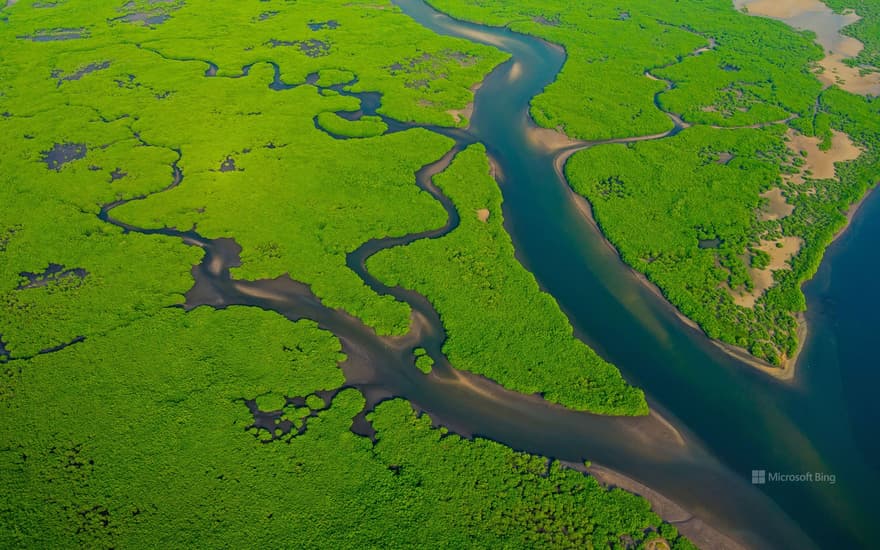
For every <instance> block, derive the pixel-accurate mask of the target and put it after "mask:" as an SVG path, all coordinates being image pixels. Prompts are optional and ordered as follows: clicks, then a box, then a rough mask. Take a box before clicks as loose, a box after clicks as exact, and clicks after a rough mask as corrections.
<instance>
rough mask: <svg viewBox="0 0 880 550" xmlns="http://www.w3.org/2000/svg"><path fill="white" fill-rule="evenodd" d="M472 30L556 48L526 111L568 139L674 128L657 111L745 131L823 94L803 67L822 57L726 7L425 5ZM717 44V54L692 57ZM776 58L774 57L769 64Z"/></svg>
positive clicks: (446, 0) (466, 1) (792, 36)
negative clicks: (468, 23)
mask: <svg viewBox="0 0 880 550" xmlns="http://www.w3.org/2000/svg"><path fill="white" fill-rule="evenodd" d="M430 3H431V4H432V5H434V6H436V7H437V8H438V9H440V10H442V11H445V12H448V13H451V14H452V15H454V16H457V17H462V18H465V19H468V20H475V21H480V22H485V23H489V24H493V25H509V26H510V27H511V28H512V29H514V30H517V31H520V32H525V33H529V34H533V35H536V36H540V37H541V38H545V39H547V40H549V41H551V42H554V43H557V44H561V45H562V46H564V47H565V49H566V51H567V53H568V60H567V61H566V64H565V67H564V69H563V71H562V73H561V74H560V76H559V79H558V80H557V81H556V82H554V83H553V84H551V85H550V86H548V87H547V89H546V91H545V93H544V94H542V95H540V96H538V97H537V98H535V99H534V100H533V102H532V116H533V117H534V118H535V120H536V121H537V122H538V124H540V125H542V126H545V127H549V128H557V127H558V128H561V129H563V130H564V131H565V132H566V133H567V134H568V135H569V136H571V137H576V138H581V139H587V140H592V139H604V138H612V137H630V136H638V135H651V134H656V133H660V132H664V131H666V130H669V129H671V128H672V122H671V121H670V120H669V119H668V118H667V117H666V116H664V115H663V113H662V112H661V111H659V110H658V109H657V108H656V106H655V104H654V94H656V93H658V92H661V91H663V90H664V88H665V86H666V85H665V83H664V82H661V81H656V80H651V79H649V78H646V77H645V75H644V73H645V71H651V72H652V74H655V75H656V76H659V77H662V78H668V79H671V80H673V81H675V88H674V89H673V90H671V91H669V92H665V93H662V94H661V95H660V96H659V102H660V104H661V105H662V106H663V108H664V109H666V110H670V111H672V112H676V113H679V114H681V115H682V116H683V118H684V119H685V120H686V121H689V122H696V123H707V124H716V125H722V126H742V125H750V124H756V123H762V122H770V121H774V120H781V119H785V118H787V117H788V116H789V114H802V115H806V114H808V113H810V111H811V109H812V106H813V103H814V100H815V96H816V94H817V93H818V92H819V89H820V84H819V82H818V81H816V79H815V78H814V77H813V76H812V75H811V74H810V72H809V68H808V67H807V62H809V61H813V60H816V59H819V58H820V57H821V55H822V50H821V48H819V47H818V46H816V45H815V44H813V43H812V42H811V41H810V39H809V37H807V36H804V35H799V34H796V33H794V32H792V31H791V30H790V29H789V28H788V27H786V26H785V25H784V24H783V23H780V22H778V21H771V20H766V19H756V18H749V17H748V16H746V15H744V14H742V13H739V12H737V11H735V10H733V9H732V5H731V2H730V0H711V1H700V2H698V1H687V2H660V3H658V2H653V1H651V0H636V1H631V2H626V3H625V4H609V3H607V2H599V1H590V2H577V3H571V2H564V1H562V0H528V1H525V2H515V3H514V2H503V1H500V0H496V1H475V0H431V2H430ZM710 39H712V40H714V41H715V42H716V46H715V48H714V49H712V50H709V51H704V52H702V53H700V54H699V55H689V54H691V53H693V52H694V51H695V50H698V49H699V48H702V47H706V46H708V45H709V44H710ZM767 52H773V55H767Z"/></svg>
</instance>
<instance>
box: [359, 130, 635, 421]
mask: <svg viewBox="0 0 880 550" xmlns="http://www.w3.org/2000/svg"><path fill="white" fill-rule="evenodd" d="M434 182H435V183H436V184H437V186H438V187H440V188H441V189H442V190H443V191H444V192H445V193H446V194H447V195H448V196H449V198H451V199H452V201H453V202H454V203H455V206H456V209H457V210H458V211H459V213H460V215H461V223H460V225H459V226H458V227H457V228H456V229H455V230H453V231H452V232H451V233H449V234H448V235H446V236H444V237H442V238H439V239H432V240H421V241H417V242H415V243H413V244H411V245H409V246H405V247H399V248H393V249H389V250H385V251H382V252H380V253H379V254H377V255H375V256H374V257H372V258H370V260H369V261H368V262H367V268H368V269H369V270H370V272H371V273H373V274H374V275H375V276H376V277H378V278H379V279H380V280H382V281H383V282H385V283H386V284H388V285H392V286H394V285H400V286H403V287H405V288H412V289H414V290H416V291H417V292H419V293H421V294H423V295H424V296H426V297H427V298H428V299H429V300H431V302H432V303H433V304H434V306H435V307H436V308H437V311H438V312H439V313H440V316H441V318H442V320H443V325H444V326H445V327H446V331H447V335H448V339H447V341H446V343H445V344H444V348H443V351H444V352H445V353H446V356H447V357H448V358H449V360H450V361H451V362H452V364H453V365H455V366H456V367H457V368H459V369H465V370H469V371H471V372H475V373H478V374H482V375H484V376H487V377H489V378H491V379H493V380H496V381H498V382H500V383H501V384H503V385H504V386H505V387H507V388H510V389H514V390H517V391H520V392H523V393H538V392H540V393H542V394H543V395H544V397H545V398H546V399H548V400H550V401H555V402H557V403H562V404H563V405H566V406H569V407H574V408H579V409H587V410H591V411H594V412H602V413H608V414H645V413H647V410H648V408H647V405H646V403H645V400H644V397H643V395H642V392H641V391H640V390H636V389H634V388H631V387H629V386H627V384H626V382H624V381H623V379H622V378H621V377H620V374H619V373H618V371H617V370H616V369H615V368H614V367H613V366H611V365H609V364H608V363H606V362H605V361H603V360H602V359H601V358H600V357H599V356H598V355H596V353H595V352H594V351H592V350H591V349H590V348H588V347H587V346H586V345H584V344H583V343H582V342H581V341H580V340H577V339H576V338H574V336H573V335H572V327H571V325H570V324H569V322H568V319H567V318H566V317H565V315H564V314H563V313H562V311H561V310H560V309H559V306H558V305H557V304H556V302H555V300H554V299H553V297H552V296H550V295H549V294H546V293H544V292H542V291H541V290H540V289H539V287H538V283H537V281H535V278H534V276H533V275H531V274H530V273H529V272H528V271H526V269H525V268H523V267H522V265H520V263H519V262H518V261H517V260H516V258H515V257H514V248H513V243H511V241H510V236H509V235H508V234H507V232H506V231H505V230H504V226H503V221H504V220H503V216H502V213H501V192H500V190H499V189H498V186H497V184H496V183H495V180H494V179H493V178H492V177H491V176H490V175H489V163H488V161H487V159H486V155H485V149H484V148H483V146H482V145H473V146H471V147H469V148H468V149H466V150H465V151H463V152H461V153H459V154H458V156H456V158H455V160H453V162H452V165H451V166H450V167H449V168H448V169H447V170H446V171H445V172H443V173H441V174H438V175H437V176H435V177H434ZM483 209H485V210H488V213H489V217H488V219H487V220H486V221H482V220H481V219H480V217H479V215H478V213H479V211H481V210H483ZM453 282H454V284H453Z"/></svg>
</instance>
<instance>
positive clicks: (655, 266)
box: [432, 0, 880, 374]
mask: <svg viewBox="0 0 880 550" xmlns="http://www.w3.org/2000/svg"><path fill="white" fill-rule="evenodd" d="M745 3H746V4H748V2H745ZM432 4H434V5H436V6H437V7H438V8H439V9H442V10H444V11H447V12H449V13H451V14H453V15H455V16H457V17H461V18H464V19H469V20H474V21H480V22H484V23H489V24H493V25H509V26H510V27H511V28H512V29H515V30H517V31H520V32H525V33H530V34H534V35H536V36H540V37H542V38H546V39H547V40H550V41H553V42H557V43H559V44H562V45H564V46H565V48H566V51H567V53H568V59H567V62H566V65H565V67H564V69H563V71H562V73H561V74H560V77H559V79H558V81H557V82H555V83H554V84H552V85H551V86H549V87H548V88H547V90H546V91H545V93H544V94H543V95H541V96H538V97H537V98H535V99H534V100H533V102H532V114H533V116H534V118H535V120H536V121H537V122H538V123H539V124H541V125H543V126H547V127H551V128H557V129H559V130H562V131H564V132H565V133H567V134H568V135H570V136H572V137H576V138H579V139H581V140H584V143H583V145H582V148H583V149H585V150H584V151H581V152H579V153H576V154H575V155H574V156H573V157H572V158H571V160H570V161H569V163H568V164H567V166H566V170H565V174H566V176H567V178H568V179H569V182H570V184H571V186H572V188H573V189H574V190H575V191H576V192H578V193H580V194H582V195H583V196H584V197H586V198H587V199H588V200H589V201H590V204H591V206H592V209H593V214H594V216H595V218H596V220H597V222H598V224H599V226H600V227H601V229H602V231H603V232H604V233H605V235H606V236H607V237H608V239H609V240H610V241H611V242H612V243H613V244H614V246H615V247H616V248H617V249H618V251H619V252H620V255H621V257H622V258H623V260H624V261H625V262H626V263H628V264H629V265H631V266H632V267H633V268H635V269H636V270H638V271H639V272H641V273H644V274H645V275H646V276H647V278H648V280H649V281H651V282H652V283H654V284H655V285H657V287H659V289H660V290H661V291H662V293H663V294H664V296H665V297H666V298H667V299H668V300H669V301H670V302H671V303H672V304H674V305H675V306H676V307H677V308H678V309H679V310H680V311H681V312H682V313H683V314H684V315H686V316H687V317H689V318H690V319H692V320H694V321H696V322H697V323H698V324H699V325H700V327H701V328H702V329H703V330H704V331H705V332H706V333H707V334H708V335H709V336H710V337H711V338H714V339H717V340H719V341H721V342H724V343H727V344H731V345H733V346H737V347H740V348H745V349H746V350H748V352H749V353H750V354H751V355H752V356H754V357H756V358H757V359H759V360H761V361H762V363H763V364H766V363H769V364H771V365H785V366H792V365H793V363H794V360H795V359H796V356H797V352H798V349H799V345H800V344H801V343H802V342H803V334H800V332H801V331H799V328H801V326H802V325H803V319H802V316H801V312H803V311H804V310H805V308H806V302H805V299H804V295H803V293H802V291H801V284H802V283H803V282H804V281H806V280H808V279H810V278H811V277H812V276H813V274H814V273H815V272H816V269H817V268H818V266H819V263H820V261H821V259H822V255H823V253H824V251H825V249H826V248H827V247H828V245H829V244H830V242H831V241H832V240H833V239H834V237H835V235H836V234H838V233H839V232H840V230H841V229H842V228H843V227H844V226H845V225H846V223H847V215H848V213H850V214H851V213H852V211H854V209H855V206H854V205H856V204H857V203H858V202H859V201H860V200H861V198H862V197H863V196H864V195H865V193H866V192H867V190H868V189H870V188H871V187H873V185H875V183H876V182H877V181H878V179H880V162H878V161H880V100H878V99H876V97H874V96H876V95H877V92H876V91H872V90H873V88H871V87H866V86H864V85H859V86H855V85H853V84H854V82H853V81H852V80H853V78H855V77H850V80H849V82H847V80H846V79H845V78H843V77H841V75H840V74H835V75H832V77H831V78H828V77H822V71H823V70H826V69H825V67H832V66H836V65H829V64H827V63H825V60H826V59H827V58H828V57H829V56H834V55H837V54H835V53H834V52H825V53H823V48H822V47H820V46H819V45H817V44H816V43H815V42H814V39H815V36H813V35H812V34H811V33H809V32H805V33H800V32H798V31H796V30H794V29H792V28H791V27H789V26H787V25H786V24H784V23H782V22H779V21H774V20H771V19H765V18H759V17H750V16H749V15H747V14H745V13H741V12H739V11H736V10H734V9H732V5H731V3H730V2H729V1H728V0H717V1H712V2H676V3H674V4H667V3H657V2H647V1H645V2H641V1H636V2H627V3H626V6H625V8H624V7H617V6H612V5H609V4H600V3H588V4H586V5H584V4H578V5H577V6H576V7H575V6H573V5H570V4H567V3H565V2H555V1H533V2H518V3H516V4H512V3H504V2H481V3H474V2H468V1H467V0H432ZM831 5H832V7H833V8H835V9H838V10H847V9H855V10H856V13H857V14H858V15H859V16H861V20H859V21H858V22H857V23H856V24H855V25H853V26H850V27H845V28H844V30H843V32H844V33H847V34H850V35H852V36H854V37H857V38H864V39H865V44H864V49H862V50H861V51H859V52H858V55H857V56H856V57H855V58H853V59H850V60H849V61H846V60H844V61H846V62H847V63H849V64H850V65H855V66H856V67H857V68H858V71H857V72H858V74H860V75H866V76H865V78H866V79H867V80H868V81H870V79H871V78H873V76H876V74H877V73H878V72H880V69H878V64H877V63H876V60H877V51H878V50H877V48H878V44H877V38H876V36H878V33H872V32H870V30H869V29H876V28H877V25H878V24H880V23H878V21H880V18H878V9H877V6H876V3H872V2H859V1H856V0H852V1H850V2H847V1H846V0H836V1H834V2H832V3H831ZM829 13H830V11H829ZM621 37H624V38H621ZM820 77H822V81H821V82H820ZM848 84H850V85H853V86H850V85H848ZM848 90H851V91H848ZM872 94H873V95H872ZM611 138H617V139H618V140H621V139H622V140H623V141H626V142H627V143H624V144H621V143H614V144H603V140H609V139H611ZM789 374H790V371H789Z"/></svg>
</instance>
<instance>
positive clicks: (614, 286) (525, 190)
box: [397, 0, 880, 548]
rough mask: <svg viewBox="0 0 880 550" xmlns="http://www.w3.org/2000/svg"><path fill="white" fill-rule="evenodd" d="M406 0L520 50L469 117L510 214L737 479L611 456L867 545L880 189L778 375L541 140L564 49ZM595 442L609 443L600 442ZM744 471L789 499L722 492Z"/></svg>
mask: <svg viewBox="0 0 880 550" xmlns="http://www.w3.org/2000/svg"><path fill="white" fill-rule="evenodd" d="M397 3H398V5H400V6H401V7H402V8H403V9H404V11H405V12H406V13H408V14H409V15H410V16H412V17H413V18H414V19H416V20H417V21H419V22H420V23H422V24H423V25H425V26H427V27H429V28H431V29H433V30H435V31H437V32H441V33H445V34H452V35H458V36H462V37H466V38H469V39H477V40H482V41H486V42H490V43H493V44H494V45H496V46H499V47H501V48H502V49H505V50H507V51H509V52H511V53H512V54H513V56H514V61H516V62H519V64H520V67H521V69H522V73H521V75H520V76H519V77H518V78H517V79H515V80H513V79H511V78H510V68H511V63H512V62H509V63H507V64H506V65H504V66H502V67H499V69H497V70H496V71H495V72H494V73H493V75H492V76H490V77H489V78H488V79H487V80H486V82H485V83H484V85H483V87H482V88H481V89H480V91H479V93H478V94H477V98H476V111H475V115H474V117H473V120H472V124H471V128H470V130H469V132H470V133H471V134H472V135H473V136H474V137H475V138H476V139H478V140H480V141H481V142H483V143H484V144H485V145H486V146H487V149H488V151H489V153H490V155H491V156H492V157H493V159H494V160H495V161H496V162H497V164H498V166H499V168H500V174H501V175H500V177H499V183H500V184H501V188H502V192H503V194H504V216H505V226H506V228H507V229H508V231H509V232H510V234H511V236H512V237H513V239H514V242H515V244H516V249H517V255H518V257H519V259H520V260H521V262H522V263H523V264H524V265H525V266H526V267H527V268H528V269H529V270H530V271H532V272H533V273H534V274H535V276H536V277H537V278H538V280H539V282H540V284H541V285H542V287H543V288H544V289H546V290H547V291H549V292H550V293H551V294H552V295H553V296H554V297H555V298H556V299H557V301H558V302H559V303H560V305H561V306H562V308H563V309H564V310H565V312H566V313H567V314H568V316H569V318H570V319H571V321H572V324H573V325H574V326H575V330H576V333H577V335H578V336H579V337H581V338H582V339H583V340H584V341H585V342H587V343H588V344H589V345H591V346H592V347H593V348H594V349H596V350H597V351H598V352H599V353H600V354H601V355H603V357H605V358H606V359H608V360H609V361H611V362H612V363H614V364H615V365H617V366H618V367H619V368H620V370H621V371H622V372H623V374H624V376H625V377H626V378H627V380H629V381H630V382H631V383H633V384H635V385H637V386H639V387H641V388H643V389H644V390H645V392H646V394H647V395H648V397H649V401H650V403H651V405H652V407H653V408H655V409H657V410H660V411H662V412H664V413H665V414H667V415H669V416H670V417H671V418H672V419H673V421H674V422H675V423H676V425H677V426H679V427H681V429H682V430H683V431H684V432H685V433H687V434H690V435H689V439H690V440H691V441H692V443H693V445H694V446H695V447H700V448H705V449H706V450H707V451H708V452H709V453H710V454H711V455H712V456H714V457H716V458H717V459H718V460H720V462H721V463H722V464H723V465H725V466H726V468H727V474H725V475H727V476H732V477H733V478H735V479H737V480H740V481H738V482H736V483H733V482H731V481H730V480H722V479H721V477H723V476H720V477H719V478H718V479H719V481H718V486H717V491H718V492H717V495H715V497H714V499H713V498H712V497H707V496H706V495H712V494H713V493H712V487H708V488H707V487H706V485H707V484H709V485H711V484H712V483H713V482H712V481H711V480H707V479H708V478H704V477H702V476H697V475H693V476H691V475H690V474H689V471H690V470H689V468H691V466H689V465H688V464H684V463H682V464H681V465H680V467H676V466H675V465H674V464H670V465H668V467H666V466H663V467H661V466H659V465H658V463H657V462H656V461H649V460H647V459H646V458H645V457H641V458H640V457H635V456H623V455H617V456H613V455H612V456H601V459H602V461H603V464H604V465H606V466H609V467H612V468H615V469H620V470H621V471H623V472H624V473H626V474H627V475H630V476H632V477H635V478H636V479H639V480H640V481H642V482H644V483H646V484H647V485H649V486H651V487H654V488H657V489H659V490H660V491H661V492H663V493H664V494H667V495H668V496H670V497H672V498H673V499H674V500H676V501H681V502H687V503H690V505H691V507H692V508H697V507H700V506H705V507H706V508H707V510H706V512H707V514H708V515H709V516H710V517H711V516H713V513H712V512H713V510H714V517H715V519H718V520H719V521H723V519H724V518H723V517H722V516H725V515H727V516H730V518H729V522H730V523H729V525H727V528H728V533H732V532H739V531H743V530H754V531H755V533H757V537H758V540H760V541H761V543H762V544H761V545H767V546H772V547H790V546H794V545H797V546H798V547H802V546H801V543H800V542H795V541H794V540H793V539H790V538H789V535H788V534H787V533H788V532H787V531H785V528H784V525H783V524H784V523H788V522H789V519H788V518H790V519H791V520H792V521H791V522H792V523H793V524H796V525H799V526H800V528H801V529H802V530H803V531H805V532H806V533H807V534H808V536H809V537H810V538H811V539H812V540H813V541H814V542H815V543H816V544H817V545H819V546H822V547H840V548H846V547H859V546H863V547H868V546H869V545H870V542H871V540H872V536H873V530H874V525H875V518H876V513H874V512H873V505H874V502H875V500H876V499H875V493H877V492H878V490H880V474H878V469H877V463H878V460H877V454H876V451H877V448H878V446H880V444H878V442H877V441H876V437H875V433H876V429H875V428H874V425H875V423H876V421H877V420H878V419H880V406H878V400H877V399H876V398H874V396H873V392H874V391H875V388H876V387H877V385H876V382H877V381H878V378H880V373H878V367H880V361H878V360H876V359H875V358H874V354H875V352H874V350H873V346H872V345H871V338H872V336H873V334H874V333H876V332H877V329H880V289H878V287H877V285H874V284H873V281H872V280H870V278H871V277H872V275H873V274H875V273H877V272H878V269H877V268H878V267H880V265H878V263H880V257H878V255H877V254H876V253H875V250H876V243H877V242H880V194H877V193H875V194H874V195H873V196H871V197H870V198H869V199H868V200H867V201H866V202H865V204H864V206H863V208H862V210H861V211H860V212H859V215H858V216H857V217H856V220H855V222H854V223H853V224H852V227H851V228H850V230H849V231H848V232H847V233H846V234H845V235H844V236H843V237H842V238H841V239H840V240H839V241H838V242H837V243H836V244H835V245H833V246H832V248H831V249H830V250H829V253H828V255H827V258H826V260H825V262H824V263H823V264H822V268H821V269H820V271H819V273H818V274H817V276H816V278H815V280H814V281H813V282H811V283H810V284H808V285H807V287H806V289H805V290H806V292H807V296H808V304H809V308H810V309H809V313H808V316H807V317H808V322H809V328H810V333H809V336H808V339H807V343H806V346H805V350H804V353H803V354H802V356H801V359H800V361H799V365H798V367H797V378H796V381H795V383H793V384H786V383H783V382H779V381H777V380H775V379H773V378H771V377H769V376H768V375H766V374H763V373H761V372H758V371H757V370H755V369H753V368H751V367H749V366H747V365H744V364H742V363H741V362H739V361H737V360H735V359H733V358H732V357H730V356H728V355H726V354H724V353H723V352H722V351H721V350H720V349H719V348H718V347H717V346H715V345H714V344H712V343H711V342H710V341H709V340H708V339H707V338H706V337H705V336H704V335H703V334H702V333H701V332H700V331H698V330H696V329H694V328H692V327H690V326H688V325H686V324H685V323H684V322H682V320H681V319H680V318H679V317H678V316H677V315H676V313H675V311H674V310H673V308H672V307H671V306H670V305H669V304H668V303H667V302H665V301H664V300H663V299H662V298H660V297H658V296H657V295H656V294H655V293H654V292H652V291H651V290H650V289H649V288H648V287H646V286H645V285H643V284H642V283H640V282H639V280H638V279H637V278H636V277H635V275H634V274H633V272H632V271H631V270H630V269H629V268H628V267H627V266H625V265H623V264H622V262H621V261H620V260H619V258H618V256H617V254H616V253H615V252H614V251H613V250H612V249H611V248H610V247H609V246H608V245H607V243H606V242H605V240H604V239H603V237H602V235H601V233H600V232H599V231H598V229H597V228H596V227H595V225H594V224H592V222H591V221H590V219H589V217H588V216H585V215H584V212H583V210H582V209H581V208H579V207H578V202H577V200H576V199H575V197H574V196H573V194H572V192H571V191H570V189H569V188H568V187H567V185H566V184H565V182H564V181H561V180H560V179H559V178H558V177H557V175H556V173H555V171H554V170H553V164H552V162H553V155H552V154H551V153H549V152H544V151H541V150H540V149H539V148H537V147H536V145H535V143H534V142H533V141H531V140H529V139H528V137H527V133H528V129H529V127H530V125H531V122H530V120H529V119H528V117H527V116H526V113H527V111H528V104H529V100H530V99H531V97H533V96H534V95H535V94H536V93H538V92H540V90H541V89H542V88H543V87H544V86H545V85H547V84H548V83H550V82H552V81H553V80H554V79H555V76H556V74H557V73H558V71H559V69H560V68H561V65H562V63H563V62H564V54H563V53H562V52H561V51H559V50H557V49H555V48H552V47H549V46H548V45H547V44H545V43H542V42H541V41H539V40H535V39H532V38H528V37H522V36H521V35H516V34H515V33H511V32H510V31H507V30H505V29H491V28H487V27H480V26H478V25H472V24H465V23H462V22H457V21H453V20H450V19H448V18H444V17H442V16H440V15H439V14H437V13H435V12H433V10H431V9H430V8H428V7H427V6H426V5H425V4H424V3H423V2H421V1H419V0H399V1H398V2H397ZM475 31H479V32H480V33H481V34H479V35H478V34H476V33H475ZM473 422H474V424H475V425H476V424H479V420H477V419H474V420H473ZM536 429H537V428H536ZM478 431H479V433H483V434H485V435H488V436H489V437H493V438H496V439H498V440H500V441H503V442H504V443H507V444H509V445H511V446H514V447H515V448H520V449H525V450H531V451H534V452H541V453H543V454H548V455H550V456H556V457H560V458H572V459H577V458H578V456H576V455H578V454H579V453H581V452H583V450H584V447H586V449H587V452H588V453H589V449H590V448H591V447H590V445H587V444H585V445H584V446H578V444H577V442H576V441H572V440H571V439H572V438H575V437H576V436H575V435H574V434H569V436H568V437H565V436H562V437H559V436H556V435H550V434H548V436H547V437H544V438H541V437H540V436H538V435H535V430H530V429H529V426H523V428H522V433H521V434H518V433H508V432H504V433H500V432H498V435H493V433H495V432H493V427H492V426H491V425H487V424H483V425H481V426H480V427H479V430H478ZM621 437H625V435H621ZM592 445H593V447H592V448H594V449H595V451H596V453H599V454H601V453H602V448H603V447H602V446H601V445H596V444H595V443H593V444H592ZM609 448H611V447H610V446H609ZM588 458H589V456H588ZM752 470H766V471H767V472H769V473H770V474H773V473H780V474H805V475H806V474H810V475H812V476H813V481H803V482H798V481H791V482H781V481H772V480H771V481H769V482H768V483H766V484H764V485H756V486H751V485H750V482H751V473H752ZM820 476H824V477H822V479H821V480H817V478H818V477H820ZM831 476H833V477H834V483H831V482H830V477H831ZM734 486H735V490H736V491H738V493H737V494H741V495H743V498H745V495H747V494H748V491H751V492H754V493H757V492H758V491H761V492H762V493H763V494H764V495H766V496H768V497H770V499H772V501H774V502H775V503H776V504H778V506H779V507H780V508H781V509H782V510H783V511H784V513H783V514H781V515H778V516H776V515H773V514H774V513H775V512H773V511H772V510H770V509H765V508H763V507H760V506H758V505H757V504H754V510H748V509H746V510H743V509H737V502H736V501H734V502H724V501H725V500H727V499H734V500H735V499H737V498H739V497H737V496H734V495H733V494H730V493H725V491H728V490H734V489H731V488H732V487H734ZM697 494H699V495H700V498H695V495H697ZM750 502H752V501H750ZM754 502H757V501H754ZM742 506H743V507H750V506H753V504H745V503H743V504H742ZM694 511H697V510H694ZM786 515H787V516H788V518H786V517H785V516H786ZM734 516H735V517H734ZM771 516H772V517H771ZM743 522H746V523H748V525H744V524H743ZM791 536H796V535H794V534H792V535H791ZM745 539H748V540H750V541H751V540H753V539H750V538H749V537H745Z"/></svg>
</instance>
